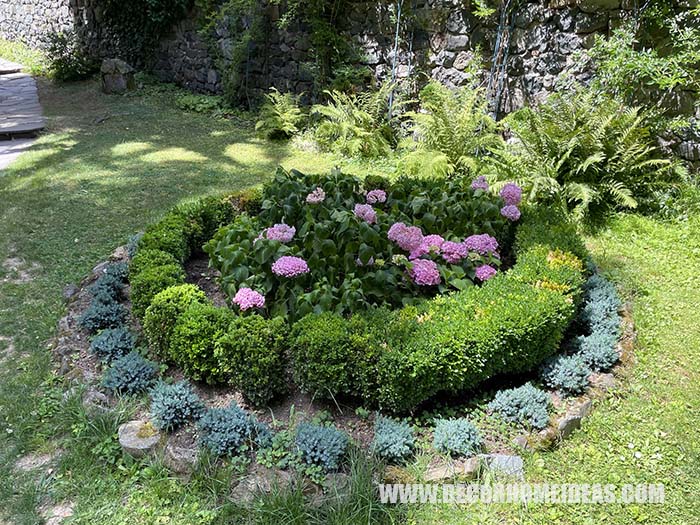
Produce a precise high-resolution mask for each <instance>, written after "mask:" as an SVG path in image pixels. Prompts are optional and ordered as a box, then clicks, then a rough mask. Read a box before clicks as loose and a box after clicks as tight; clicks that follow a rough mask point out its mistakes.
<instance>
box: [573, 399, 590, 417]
mask: <svg viewBox="0 0 700 525" xmlns="http://www.w3.org/2000/svg"><path fill="white" fill-rule="evenodd" d="M574 410H575V412H576V413H577V414H578V415H579V416H581V417H582V418H584V417H588V416H590V415H591V412H593V401H591V400H590V399H586V400H585V401H583V402H582V403H580V404H579V405H578V406H576V408H575V409H574Z"/></svg>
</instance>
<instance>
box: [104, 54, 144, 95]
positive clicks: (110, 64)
mask: <svg viewBox="0 0 700 525" xmlns="http://www.w3.org/2000/svg"><path fill="white" fill-rule="evenodd" d="M100 73H101V75H102V91H103V92H104V93H107V94H118V93H124V92H126V91H131V90H134V89H136V81H135V79H134V68H133V67H131V66H130V65H129V64H127V63H126V62H124V61H123V60H119V59H118V58H106V59H105V60H103V61H102V67H101V68H100Z"/></svg>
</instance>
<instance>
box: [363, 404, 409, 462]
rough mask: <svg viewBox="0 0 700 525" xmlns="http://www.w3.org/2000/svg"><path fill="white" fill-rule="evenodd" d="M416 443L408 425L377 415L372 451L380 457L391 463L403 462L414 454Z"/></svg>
mask: <svg viewBox="0 0 700 525" xmlns="http://www.w3.org/2000/svg"><path fill="white" fill-rule="evenodd" d="M415 441H416V438H415V436H414V435H413V429H412V428H411V426H410V425H409V424H408V423H406V422H405V421H396V420H394V419H391V418H388V417H384V416H381V415H379V414H377V418H376V419H375V420H374V440H373V441H372V451H373V452H374V453H375V454H376V455H377V456H378V457H380V458H381V459H384V460H386V461H390V462H396V461H402V460H404V459H406V458H407V457H408V456H410V455H411V454H412V453H413V447H414V446H415Z"/></svg>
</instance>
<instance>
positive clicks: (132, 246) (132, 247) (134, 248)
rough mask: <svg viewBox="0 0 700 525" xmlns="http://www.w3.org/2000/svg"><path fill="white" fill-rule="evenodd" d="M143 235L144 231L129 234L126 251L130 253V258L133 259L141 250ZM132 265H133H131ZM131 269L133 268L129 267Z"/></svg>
mask: <svg viewBox="0 0 700 525" xmlns="http://www.w3.org/2000/svg"><path fill="white" fill-rule="evenodd" d="M142 237H143V232H137V233H135V234H133V235H131V236H129V240H128V241H127V243H126V253H127V254H128V255H129V260H132V259H133V258H134V256H135V255H136V252H138V251H139V243H140V242H141V238H142ZM130 266H131V265H130ZM129 270H131V268H129Z"/></svg>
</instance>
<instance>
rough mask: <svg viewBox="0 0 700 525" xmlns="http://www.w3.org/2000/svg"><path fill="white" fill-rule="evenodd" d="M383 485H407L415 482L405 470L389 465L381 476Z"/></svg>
mask: <svg viewBox="0 0 700 525" xmlns="http://www.w3.org/2000/svg"><path fill="white" fill-rule="evenodd" d="M383 480H384V483H391V484H397V483H400V484H408V483H413V482H414V481H415V480H414V478H413V476H412V475H411V473H410V472H409V471H408V470H406V469H405V468H401V467H398V466H396V465H389V466H388V467H386V469H384V476H383Z"/></svg>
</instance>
